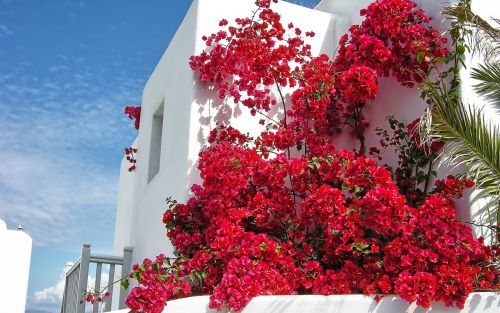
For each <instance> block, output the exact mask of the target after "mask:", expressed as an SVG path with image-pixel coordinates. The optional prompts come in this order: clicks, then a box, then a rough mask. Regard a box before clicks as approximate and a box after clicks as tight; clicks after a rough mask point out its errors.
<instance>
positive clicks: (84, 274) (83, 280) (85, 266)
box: [76, 243, 90, 313]
mask: <svg viewBox="0 0 500 313" xmlns="http://www.w3.org/2000/svg"><path fill="white" fill-rule="evenodd" d="M89 261H90V244H89V243H84V244H83V248H82V258H81V261H80V277H79V279H78V295H79V297H83V294H84V292H85V291H86V290H87V281H88V278H89ZM77 300H78V301H77V304H76V305H77V308H76V313H85V304H86V301H85V300H84V301H83V302H82V303H80V301H79V300H80V298H78V299H77Z"/></svg>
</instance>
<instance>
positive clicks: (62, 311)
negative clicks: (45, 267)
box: [61, 273, 69, 313]
mask: <svg viewBox="0 0 500 313" xmlns="http://www.w3.org/2000/svg"><path fill="white" fill-rule="evenodd" d="M68 281H69V279H68V275H67V273H65V282H64V293H63V298H62V304H61V313H66V312H65V311H64V309H66V301H68V295H67V294H68V285H69V284H68Z"/></svg>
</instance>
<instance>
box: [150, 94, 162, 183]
mask: <svg viewBox="0 0 500 313" xmlns="http://www.w3.org/2000/svg"><path fill="white" fill-rule="evenodd" d="M162 131H163V103H162V104H161V105H160V107H159V108H158V110H156V112H155V113H154V114H153V123H152V125H151V143H150V145H149V167H148V183H149V182H150V181H151V180H152V179H153V178H154V177H155V176H156V174H158V172H159V171H160V159H161V137H162Z"/></svg>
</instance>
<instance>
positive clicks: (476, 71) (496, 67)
mask: <svg viewBox="0 0 500 313" xmlns="http://www.w3.org/2000/svg"><path fill="white" fill-rule="evenodd" d="M471 77H472V78H473V79H476V80H478V81H479V82H478V83H477V84H475V85H474V90H475V91H476V92H477V93H479V94H481V95H483V96H486V97H488V98H491V100H493V101H494V102H496V103H498V102H500V64H499V63H497V64H491V63H485V64H480V65H479V66H478V67H477V68H473V69H472V72H471Z"/></svg>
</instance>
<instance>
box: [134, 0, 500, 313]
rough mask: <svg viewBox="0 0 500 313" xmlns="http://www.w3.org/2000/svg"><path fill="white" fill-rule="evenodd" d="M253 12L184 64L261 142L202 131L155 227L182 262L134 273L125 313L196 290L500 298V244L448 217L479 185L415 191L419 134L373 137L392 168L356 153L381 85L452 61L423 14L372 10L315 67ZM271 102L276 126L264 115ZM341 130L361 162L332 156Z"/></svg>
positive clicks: (301, 44) (292, 40)
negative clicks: (278, 114)
mask: <svg viewBox="0 0 500 313" xmlns="http://www.w3.org/2000/svg"><path fill="white" fill-rule="evenodd" d="M273 2H276V0H274V1H273ZM256 5H257V9H256V11H255V13H254V14H253V17H252V18H241V19H237V20H236V21H235V24H229V22H228V21H227V20H222V21H220V24H219V25H220V27H221V30H220V31H219V32H217V33H215V34H212V35H209V36H206V37H204V40H205V42H206V45H207V48H206V50H205V51H203V52H202V53H201V54H199V55H195V56H193V57H191V59H190V66H191V68H192V69H193V70H194V71H196V72H197V73H198V74H199V78H200V80H201V81H202V82H203V83H205V84H206V86H207V87H208V86H214V87H215V89H216V90H217V91H218V95H219V97H220V98H221V99H224V100H226V101H228V102H234V103H235V104H238V103H241V104H243V105H244V106H246V107H248V108H249V110H251V113H252V114H253V115H254V116H255V118H256V119H258V120H259V121H260V123H261V124H262V125H263V126H262V128H263V130H262V132H261V133H260V135H259V136H257V137H255V138H251V137H250V136H249V135H247V134H243V133H241V132H240V131H238V130H237V129H236V128H234V127H232V126H231V125H218V126H217V127H216V128H215V129H214V130H213V131H212V132H211V134H210V137H209V139H208V141H209V145H208V148H206V149H204V150H203V151H201V152H200V154H199V163H198V169H199V172H200V175H201V179H202V183H201V185H193V186H192V188H191V193H192V196H191V198H189V200H187V202H185V203H177V202H175V201H174V200H171V199H169V200H168V204H169V208H168V209H167V210H166V212H165V214H164V216H163V222H164V223H165V225H166V228H167V230H168V232H167V236H168V238H169V239H170V240H171V242H172V244H173V246H174V247H175V249H176V255H177V257H176V258H167V257H165V256H164V255H159V256H157V257H156V259H155V260H148V259H146V260H144V262H143V264H140V265H139V264H137V265H134V267H133V272H132V274H131V275H130V277H133V278H135V279H136V280H137V281H138V286H137V287H135V288H133V289H132V290H131V292H130V295H129V296H128V298H127V304H128V306H129V307H130V308H131V310H132V312H161V311H162V310H163V307H164V305H165V304H166V301H168V300H171V299H175V298H179V297H185V296H189V295H197V294H208V295H210V307H211V308H215V309H220V308H223V307H229V308H232V309H234V310H240V309H242V308H243V307H244V306H245V305H246V304H247V303H248V302H249V301H250V300H251V299H252V297H255V296H258V295H293V294H321V295H330V294H352V293H364V294H369V295H376V298H377V299H378V298H380V296H382V295H385V294H397V295H399V296H400V297H401V298H403V299H405V300H406V301H408V302H413V301H416V302H417V304H419V305H421V306H424V307H428V306H429V305H430V301H432V300H436V301H442V302H444V303H445V304H446V305H447V306H452V305H455V306H457V307H463V305H464V302H465V299H466V298H467V296H468V294H469V293H470V292H472V291H473V290H477V289H494V288H498V286H499V278H498V273H497V271H496V269H495V267H494V266H493V263H494V262H495V260H497V257H498V252H499V250H498V248H497V247H487V246H485V245H484V244H483V243H482V240H481V239H475V238H474V237H473V235H472V232H471V229H470V228H469V227H467V226H466V225H464V224H463V223H462V222H460V220H459V219H458V218H457V216H456V215H455V207H454V203H453V199H454V198H457V197H460V196H461V194H462V191H463V190H464V188H469V187H471V186H472V185H473V183H472V182H471V181H469V180H466V179H458V178H455V177H451V176H450V177H447V178H445V179H441V180H437V182H436V184H435V188H430V187H429V186H428V184H429V181H428V179H426V180H425V189H423V188H421V189H418V188H417V186H418V185H419V184H421V183H423V181H422V179H420V178H418V177H413V178H412V176H411V175H412V173H413V169H414V168H415V167H417V171H416V172H418V168H420V167H421V166H423V165H424V164H428V162H431V161H432V159H433V158H434V157H435V155H436V154H437V153H438V151H439V149H440V148H441V146H440V144H439V143H421V142H420V140H419V138H418V137H416V136H417V133H418V132H416V131H415V127H416V126H415V124H416V123H417V122H415V123H413V124H412V125H409V126H408V125H404V124H401V125H399V124H398V125H399V126H398V127H395V128H393V130H395V132H394V135H390V134H388V133H385V134H384V133H383V131H381V132H380V134H381V136H382V140H381V143H383V144H384V145H385V146H387V145H392V144H394V146H397V147H400V150H399V153H400V160H403V161H402V162H401V163H400V167H399V171H398V169H395V170H392V171H391V170H390V169H388V168H387V167H385V166H383V165H381V164H378V161H379V160H377V158H370V157H368V156H365V149H366V148H365V142H364V133H365V131H366V129H367V122H366V120H365V119H364V118H363V108H364V107H365V106H366V105H373V103H372V102H370V100H372V99H374V98H375V97H376V95H377V92H378V83H377V80H378V78H379V77H394V78H395V79H396V80H397V81H398V82H399V83H401V84H402V85H404V86H407V87H413V86H414V85H416V84H418V83H420V82H422V80H423V79H425V77H426V75H427V74H428V73H429V71H430V69H431V68H433V67H434V65H435V63H439V62H441V61H442V59H443V57H444V56H445V55H446V54H447V50H446V48H445V46H444V44H445V42H446V40H445V39H444V38H442V37H441V36H440V34H439V33H438V32H437V31H436V30H435V29H432V28H431V27H430V26H429V25H428V22H429V20H430V19H429V17H427V16H426V15H424V13H423V12H422V11H421V10H419V9H417V8H416V5H415V4H414V3H412V2H411V1H409V0H378V1H376V2H374V3H373V4H371V5H370V6H369V7H368V8H366V9H364V10H362V11H361V15H363V16H364V17H365V20H364V21H363V22H362V23H361V24H360V25H354V26H352V27H351V28H350V30H349V34H347V35H345V36H344V37H342V39H341V41H340V48H339V50H338V53H337V56H336V58H335V59H333V60H331V59H330V58H329V57H328V56H326V55H320V56H312V54H311V50H310V46H309V45H308V44H307V43H306V42H305V40H306V39H307V37H312V36H314V33H313V32H312V31H308V32H302V31H301V30H300V29H299V28H297V27H295V26H294V25H293V24H288V25H283V24H282V22H281V20H280V15H279V14H278V13H276V12H275V11H273V10H272V9H271V8H270V7H271V1H270V0H258V1H256ZM285 90H288V91H287V92H289V93H290V97H289V98H287V97H285V95H284V93H285ZM285 99H290V100H289V102H286V101H285ZM273 106H279V107H280V108H282V113H283V115H282V118H281V119H280V120H277V119H274V118H272V117H271V116H269V111H270V110H271V108H272V107H273ZM402 129H406V130H405V131H404V132H403V131H401V130H402ZM343 131H345V132H349V133H351V134H352V135H353V140H358V141H359V148H358V149H356V151H346V150H340V149H337V148H336V147H335V143H334V139H333V138H334V137H335V135H336V134H338V133H339V132H343ZM402 141H404V145H403V146H404V147H403V148H401V142H402ZM376 150H378V148H371V149H370V153H371V154H376V153H375V152H376ZM408 151H410V152H411V151H420V152H419V153H417V156H418V158H420V159H418V160H416V159H415V158H416V157H415V153H413V152H411V153H407V154H405V153H406V152H408ZM430 155H432V157H430ZM412 162H413V163H412ZM408 168H411V169H412V170H410V171H409V172H408ZM424 174H425V173H424ZM428 175H429V174H428ZM403 180H404V181H403ZM409 185H412V187H411V188H410V189H408V188H409V187H408V186H409ZM428 187H429V188H428ZM427 189H430V190H429V191H428V190H427ZM417 191H418V192H419V193H420V194H419V195H418V196H417V195H415V193H416V192H417Z"/></svg>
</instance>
